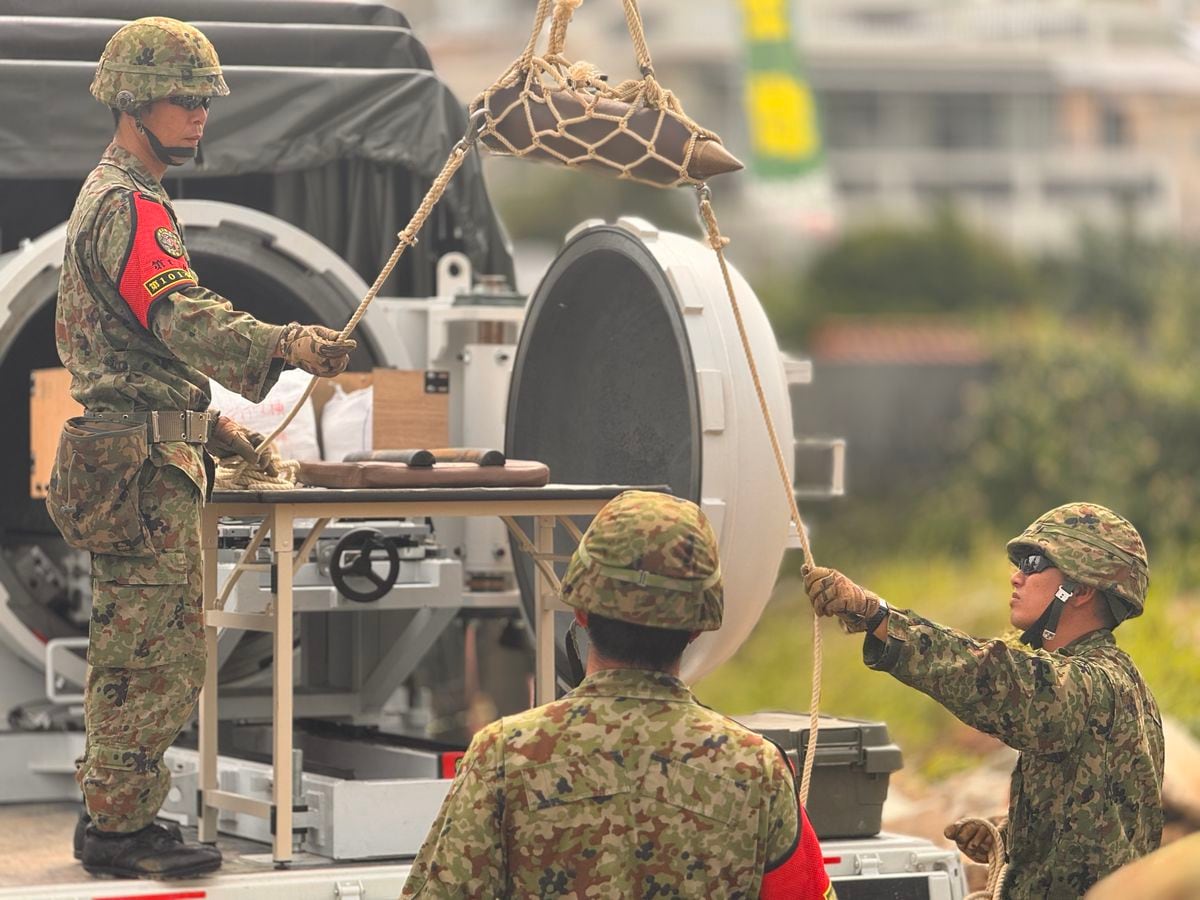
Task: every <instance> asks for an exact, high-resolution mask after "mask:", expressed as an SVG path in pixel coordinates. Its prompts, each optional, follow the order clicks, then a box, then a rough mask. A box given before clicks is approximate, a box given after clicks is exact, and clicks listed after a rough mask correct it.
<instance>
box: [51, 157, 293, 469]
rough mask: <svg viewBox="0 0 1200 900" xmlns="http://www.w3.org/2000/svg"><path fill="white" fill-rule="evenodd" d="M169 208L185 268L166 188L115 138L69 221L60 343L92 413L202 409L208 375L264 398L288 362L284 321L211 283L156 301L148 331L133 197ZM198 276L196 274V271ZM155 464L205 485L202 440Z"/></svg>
mask: <svg viewBox="0 0 1200 900" xmlns="http://www.w3.org/2000/svg"><path fill="white" fill-rule="evenodd" d="M134 192H140V193H141V194H142V195H144V196H145V197H148V198H150V199H152V200H155V201H157V202H159V203H161V204H162V205H163V206H165V207H166V209H167V212H168V214H169V216H170V219H171V221H172V222H174V225H175V232H176V234H177V235H178V237H179V250H180V251H181V252H182V254H183V256H182V260H183V263H184V265H187V266H190V259H189V258H188V256H187V250H186V248H185V247H184V246H183V240H182V237H183V236H182V233H181V231H180V229H179V224H178V220H177V219H176V218H175V212H174V210H173V209H172V207H171V201H170V198H168V197H167V193H166V191H165V190H164V189H163V186H162V185H161V184H160V183H159V182H158V180H157V179H156V178H154V176H153V175H151V174H150V173H149V172H148V171H147V170H146V168H145V166H143V165H142V163H141V162H140V161H139V160H138V159H137V158H136V157H135V156H134V155H133V154H131V153H130V152H128V151H127V150H125V149H123V148H121V147H119V146H117V145H116V144H112V145H110V146H109V148H108V149H107V150H106V151H105V153H104V156H103V157H102V158H101V160H100V164H99V165H98V166H97V167H96V168H95V169H93V170H92V172H91V174H90V175H88V177H87V180H86V181H85V182H84V185H83V189H82V190H81V191H80V193H79V198H78V199H77V200H76V202H75V209H74V211H73V212H72V213H71V219H70V221H69V222H68V223H67V239H66V253H65V257H64V260H63V268H62V278H61V280H60V282H59V294H58V307H57V314H56V319H55V339H56V341H57V344H58V355H59V357H60V358H61V359H62V361H63V365H65V366H66V367H67V368H68V369H69V370H70V371H71V375H72V381H71V395H72V396H73V397H74V398H75V399H76V400H78V401H79V402H80V403H82V404H83V405H84V407H85V408H87V409H89V410H93V411H128V410H188V409H190V410H204V409H207V408H208V404H209V400H210V396H209V390H208V379H209V378H215V379H216V380H217V381H218V382H220V383H221V384H223V385H225V386H226V387H228V388H230V389H231V390H235V391H237V392H238V393H240V394H241V395H242V396H244V397H246V398H247V399H249V400H252V401H258V400H261V399H262V398H263V397H264V396H265V395H266V393H267V391H269V390H270V389H271V387H272V386H273V385H274V384H275V381H276V379H278V377H279V373H280V372H281V371H282V369H283V360H278V359H273V358H272V357H273V354H274V351H275V346H276V344H278V342H279V335H280V333H281V331H282V327H281V326H278V325H268V324H265V323H263V322H260V321H258V320H257V319H255V318H254V317H253V316H250V315H248V314H247V313H243V312H238V311H236V310H234V309H233V307H232V306H231V305H230V303H229V301H227V300H225V299H224V298H223V297H221V296H219V295H218V294H215V293H213V292H212V291H210V290H207V289H206V288H203V287H200V286H198V285H196V286H190V287H181V288H180V289H178V290H176V291H173V292H171V293H169V294H167V295H166V296H163V297H161V298H159V299H158V300H156V301H155V302H154V304H153V306H152V307H151V315H150V319H149V328H147V327H144V326H143V325H142V324H141V323H140V322H139V321H138V319H137V317H136V316H135V314H134V312H133V310H132V309H131V308H130V305H129V304H128V303H127V302H126V301H125V300H124V299H122V296H121V292H120V290H119V287H118V285H119V284H120V281H121V272H122V269H123V267H124V265H125V262H126V258H127V255H128V253H129V251H130V247H131V245H132V239H133V229H134V225H135V217H134V213H133V195H134ZM193 274H194V273H193ZM151 453H152V454H154V455H155V456H157V457H158V458H157V459H156V460H155V461H156V463H157V464H159V465H162V464H164V463H165V464H170V465H176V466H178V467H179V468H180V469H183V471H185V472H187V473H188V475H189V476H190V477H191V478H192V480H193V481H194V482H195V483H196V484H197V486H198V487H200V489H201V490H203V489H204V468H203V465H202V459H201V456H200V451H199V450H198V448H197V447H196V445H191V444H185V443H182V442H169V443H162V444H154V445H152V449H151Z"/></svg>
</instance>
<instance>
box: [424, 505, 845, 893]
mask: <svg viewBox="0 0 1200 900" xmlns="http://www.w3.org/2000/svg"><path fill="white" fill-rule="evenodd" d="M563 600H564V601H565V602H566V603H567V604H568V605H570V606H572V607H574V608H575V611H576V612H575V617H576V621H577V622H578V623H579V624H580V625H581V626H582V627H584V628H585V629H586V630H587V634H588V638H589V641H590V645H591V646H590V651H589V653H588V662H587V675H586V677H585V678H584V680H583V682H582V683H581V684H580V685H579V686H578V687H577V688H576V689H575V690H573V691H571V693H569V694H568V695H566V696H565V697H563V698H562V699H561V700H556V701H554V702H551V703H547V704H545V705H543V706H539V707H537V708H536V709H531V710H529V711H527V712H524V713H521V714H519V715H515V716H510V717H506V718H503V719H500V720H498V721H496V722H493V723H492V724H490V725H488V726H487V727H485V728H483V729H482V730H481V731H480V732H478V733H477V734H476V735H475V738H474V740H473V741H472V742H471V746H470V748H469V749H468V750H467V753H466V756H464V757H463V759H462V763H461V767H460V769H459V771H458V774H457V775H456V776H455V779H454V783H453V785H452V786H451V788H450V793H449V794H448V795H447V797H446V800H445V802H444V803H443V804H442V808H441V811H440V812H439V814H438V817H437V819H436V820H435V821H434V823H433V826H432V827H431V828H430V830H429V834H428V836H427V837H426V838H425V843H424V845H423V846H422V847H421V850H420V853H419V854H418V856H417V858H416V861H415V862H414V863H413V868H412V873H411V874H410V875H409V877H408V881H407V882H406V883H405V885H404V893H403V896H405V897H423V898H424V897H547V896H555V897H558V896H572V897H697V898H700V897H702V898H710V897H724V898H747V900H749V898H753V897H763V898H767V900H771V898H782V897H789V898H800V900H819V898H830V897H833V896H834V894H833V888H832V886H831V885H830V881H829V877H828V875H827V874H826V872H825V868H824V863H823V860H822V858H821V848H820V846H819V845H818V843H817V837H816V834H815V833H814V832H813V830H812V827H811V826H810V825H809V823H808V817H807V816H806V815H805V813H804V810H803V809H802V808H801V807H800V804H799V802H798V800H797V797H796V784H795V780H794V777H793V773H792V771H791V768H790V767H789V764H788V762H787V759H786V757H785V756H784V755H783V752H782V751H781V750H780V749H779V748H778V747H776V746H775V745H774V744H772V743H770V742H769V741H767V740H766V739H765V738H763V737H762V736H761V735H758V734H755V733H754V732H752V731H748V730H747V729H745V728H743V727H742V726H741V725H738V724H737V723H735V722H733V721H732V720H730V719H727V718H725V717H724V716H722V715H719V714H718V713H715V712H713V711H712V710H709V709H707V708H705V707H703V706H701V705H700V704H699V703H697V702H696V699H695V697H693V696H692V693H691V691H689V690H688V688H687V687H686V686H685V685H684V684H683V682H682V681H680V680H679V677H678V676H679V671H680V660H681V658H682V655H683V651H684V649H685V648H686V647H687V645H688V644H689V643H690V642H691V641H692V640H693V639H694V638H696V637H697V636H698V635H699V633H700V632H701V631H708V630H712V629H715V628H718V627H720V624H721V616H722V611H723V605H724V599H723V594H722V587H721V571H720V566H719V563H718V560H717V542H716V536H715V535H714V534H713V531H712V528H711V526H710V525H709V524H708V520H707V519H706V518H705V517H704V514H703V513H702V512H701V511H700V508H699V507H697V506H696V505H695V504H694V503H689V502H688V501H686V500H679V499H676V498H674V497H670V496H668V495H665V494H653V493H648V492H644V491H626V492H625V493H623V494H621V495H620V496H618V497H617V498H616V499H614V500H612V501H611V502H610V503H609V504H608V505H607V506H605V507H604V509H602V510H601V511H600V513H599V515H597V516H596V518H595V520H594V521H593V522H592V524H591V526H590V527H589V528H588V530H587V532H586V534H584V536H583V540H582V541H580V544H579V547H578V549H577V550H576V551H575V554H574V556H573V557H572V559H571V563H570V565H569V566H568V568H567V573H566V576H565V578H564V579H563Z"/></svg>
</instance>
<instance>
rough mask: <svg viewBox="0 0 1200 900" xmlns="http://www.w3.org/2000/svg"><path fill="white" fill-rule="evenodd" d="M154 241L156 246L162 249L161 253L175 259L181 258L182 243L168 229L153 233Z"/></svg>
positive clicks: (160, 229)
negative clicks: (156, 243) (156, 242)
mask: <svg viewBox="0 0 1200 900" xmlns="http://www.w3.org/2000/svg"><path fill="white" fill-rule="evenodd" d="M154 239H155V240H156V241H158V246H160V247H162V248H163V252H164V253H167V254H168V255H170V256H174V257H175V258H176V259H178V258H180V257H181V256H183V241H181V240H180V239H179V235H177V234H176V233H175V232H174V231H172V230H171V229H170V228H165V227H164V228H159V229H158V230H156V231H155V232H154Z"/></svg>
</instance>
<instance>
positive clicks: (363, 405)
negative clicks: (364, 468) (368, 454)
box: [321, 384, 375, 462]
mask: <svg viewBox="0 0 1200 900" xmlns="http://www.w3.org/2000/svg"><path fill="white" fill-rule="evenodd" d="M373 396H374V391H373V390H372V389H371V388H369V387H367V388H362V389H361V390H357V391H351V392H350V393H348V394H347V393H346V392H345V391H344V390H342V386H341V385H340V384H335V385H334V386H333V396H332V397H330V398H329V400H327V401H326V403H325V406H324V407H323V408H322V409H321V446H322V447H324V448H325V459H326V460H328V461H329V462H341V461H342V460H344V459H345V458H346V455H347V454H349V453H357V452H359V451H362V450H370V449H372V442H371V428H372V426H373V423H374V421H375V420H374V415H373V413H372V402H371V401H372V397H373Z"/></svg>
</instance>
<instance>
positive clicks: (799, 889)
mask: <svg viewBox="0 0 1200 900" xmlns="http://www.w3.org/2000/svg"><path fill="white" fill-rule="evenodd" d="M797 807H798V810H797V811H798V813H799V819H800V821H799V826H800V833H799V834H798V835H796V844H795V846H794V847H793V848H792V852H791V854H790V855H789V856H788V857H787V858H786V859H784V860H783V861H782V862H780V863H779V864H778V865H776V866H775V867H774V868H773V869H770V870H769V871H768V872H767V873H766V874H765V875H764V876H763V882H762V892H761V893H760V894H759V897H760V898H761V900H823V898H826V897H829V896H830V894H831V892H832V884H831V883H830V881H829V875H828V874H827V873H826V872H825V860H824V859H823V858H822V856H821V845H820V843H818V841H817V833H816V832H815V831H813V827H812V825H811V824H809V821H808V815H807V814H806V813H805V812H804V807H802V806H800V805H799V803H797Z"/></svg>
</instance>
